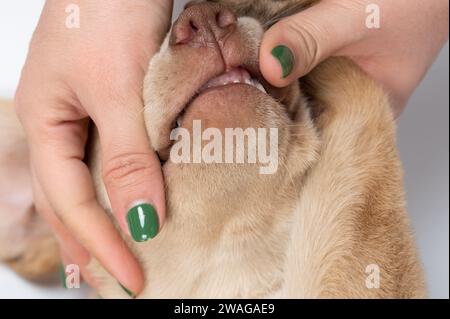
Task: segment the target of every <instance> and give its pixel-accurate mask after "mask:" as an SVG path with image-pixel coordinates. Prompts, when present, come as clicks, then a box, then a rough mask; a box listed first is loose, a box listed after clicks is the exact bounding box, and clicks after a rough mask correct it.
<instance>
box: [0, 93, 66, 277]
mask: <svg viewBox="0 0 450 319" xmlns="http://www.w3.org/2000/svg"><path fill="white" fill-rule="evenodd" d="M58 255H59V253H58V247H57V245H56V241H55V239H54V238H53V236H52V235H51V232H50V229H49V228H48V226H47V225H46V224H45V223H44V222H43V220H41V219H40V217H39V216H38V215H37V213H36V211H35V209H34V205H33V194H32V188H31V178H30V169H29V165H28V147H27V142H26V138H25V133H24V131H23V129H22V127H21V125H20V123H19V121H18V120H17V117H16V116H15V113H14V110H13V107H12V103H10V102H7V101H1V100H0V262H4V263H6V264H7V265H9V266H10V267H11V268H13V269H14V270H15V271H16V272H18V273H19V274H20V275H22V276H23V277H25V278H27V279H32V280H38V279H43V278H45V277H47V275H49V274H50V273H53V272H55V271H56V269H57V266H58V263H59V258H58Z"/></svg>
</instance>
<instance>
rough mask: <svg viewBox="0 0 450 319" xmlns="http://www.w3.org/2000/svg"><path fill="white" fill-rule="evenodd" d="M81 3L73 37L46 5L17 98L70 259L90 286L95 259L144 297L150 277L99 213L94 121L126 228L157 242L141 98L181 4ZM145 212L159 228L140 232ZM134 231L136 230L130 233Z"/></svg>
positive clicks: (53, 0)
mask: <svg viewBox="0 0 450 319" xmlns="http://www.w3.org/2000/svg"><path fill="white" fill-rule="evenodd" d="M72 3H74V4H76V5H77V6H78V7H79V9H80V11H79V12H80V28H75V29H71V28H67V27H66V25H65V21H66V17H67V13H66V11H65V10H66V5H67V3H66V2H65V1H59V0H48V1H47V2H46V4H45V7H44V10H43V12H42V16H41V19H40V22H39V24H38V26H37V28H36V31H35V33H34V36H33V39H32V42H31V44H30V50H29V54H28V58H27V61H26V64H25V66H24V69H23V71H22V77H21V81H20V84H19V87H18V90H17V93H16V111H17V113H18V116H19V118H20V120H21V122H22V124H23V126H24V127H25V131H26V133H27V136H28V140H29V144H30V163H31V169H32V174H33V190H34V195H35V203H36V207H37V209H38V211H39V212H40V213H41V214H42V215H44V217H45V218H46V220H47V221H48V222H49V223H50V225H51V226H52V228H53V230H54V232H55V234H56V237H57V238H58V240H59V242H60V245H61V250H62V254H63V256H64V258H63V259H65V261H66V262H70V263H76V264H78V265H79V266H80V268H81V271H82V274H83V276H84V277H85V279H86V280H87V281H88V282H89V283H90V284H91V285H93V286H95V285H96V284H95V279H94V278H90V277H89V274H88V273H87V271H86V268H85V267H86V265H87V264H88V263H89V260H90V256H91V255H92V256H94V257H95V258H96V259H97V260H99V261H100V262H101V263H102V265H103V266H104V267H105V269H106V270H108V271H109V272H110V273H111V274H112V275H113V276H114V277H115V278H116V279H117V280H118V282H119V283H120V284H122V285H123V286H124V287H126V288H127V289H128V290H130V291H132V292H133V294H138V293H139V292H140V291H141V290H142V288H143V285H144V277H143V272H142V270H141V268H140V266H139V264H138V262H137V261H136V259H135V258H134V256H133V255H132V253H131V252H130V251H129V249H128V248H127V246H126V245H125V244H124V242H123V241H122V239H121V237H120V235H119V234H118V232H117V231H116V229H115V228H114V226H113V223H112V221H111V220H110V219H109V218H108V216H107V214H106V212H105V211H104V210H103V209H102V207H101V206H100V205H99V204H98V203H97V201H96V196H95V192H94V188H93V185H92V177H91V175H90V173H89V170H88V168H87V166H86V165H85V164H84V162H83V159H84V157H85V146H86V141H87V137H88V123H89V119H92V121H93V122H94V123H95V125H96V126H97V128H98V130H99V135H100V144H101V155H102V167H103V179H104V182H105V185H106V189H107V192H108V195H109V198H110V201H111V205H112V210H113V212H114V215H115V217H116V218H117V220H118V223H119V225H120V226H121V228H122V229H123V230H124V231H125V232H126V233H128V234H131V235H132V237H133V239H135V240H136V241H145V240H147V239H150V238H152V237H153V236H155V235H156V232H157V231H158V229H159V227H161V226H162V224H163V223H164V216H165V198H164V187H163V177H162V172H161V166H160V162H159V160H158V157H157V156H156V154H155V153H154V152H153V150H152V149H151V148H150V143H149V141H148V137H147V134H146V129H145V125H144V120H143V116H142V111H143V102H142V92H141V91H142V83H143V78H144V75H145V72H146V70H147V67H148V62H149V59H150V58H151V56H152V55H153V54H154V53H155V52H156V51H157V50H158V49H159V45H160V43H161V41H162V39H163V37H164V35H165V33H166V31H167V29H168V27H169V24H170V17H171V12H172V1H166V0H158V1H156V0H155V1H148V0H135V1H128V0H114V1H95V0H76V1H72ZM142 203H148V204H150V205H151V206H150V205H142ZM136 204H140V206H139V213H140V214H142V212H143V213H144V214H145V217H147V218H146V220H147V221H150V222H151V224H146V225H145V226H144V227H141V226H140V225H137V224H136V223H133V221H135V220H136V218H138V216H136V215H137V213H138V207H136V206H135V207H134V209H132V210H131V208H133V206H134V205H136ZM152 207H154V209H156V212H157V214H156V213H155V210H154V209H152ZM141 208H142V209H141ZM128 211H130V213H128V214H127V212H128ZM127 221H128V222H129V223H130V224H131V225H133V224H134V228H133V226H132V227H130V231H129V230H128V225H127V224H128V223H127Z"/></svg>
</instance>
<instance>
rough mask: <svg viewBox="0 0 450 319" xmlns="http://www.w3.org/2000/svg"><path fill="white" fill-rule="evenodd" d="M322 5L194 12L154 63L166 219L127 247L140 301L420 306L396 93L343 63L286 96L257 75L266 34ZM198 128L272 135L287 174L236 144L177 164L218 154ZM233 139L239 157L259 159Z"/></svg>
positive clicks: (297, 0) (147, 88)
mask: <svg viewBox="0 0 450 319" xmlns="http://www.w3.org/2000/svg"><path fill="white" fill-rule="evenodd" d="M315 2H316V1H314V0H242V1H238V0H216V1H194V2H192V3H191V4H189V5H188V6H187V7H186V9H185V11H184V12H183V13H182V14H181V16H180V17H179V18H178V20H177V21H176V22H175V24H174V25H173V27H172V29H171V30H170V32H169V34H168V35H167V38H166V39H165V41H164V43H163V44H162V46H161V49H160V51H159V53H158V54H156V55H155V56H154V57H153V58H152V60H151V62H150V65H149V70H148V74H147V76H146V79H145V83H144V93H143V94H144V101H145V109H144V112H143V114H144V116H145V121H146V125H147V130H148V135H149V139H150V141H151V144H152V146H153V148H154V150H155V151H156V152H157V153H158V155H159V156H160V158H161V161H162V164H163V166H162V167H163V172H164V177H165V182H166V188H167V207H168V213H167V220H166V223H165V225H164V228H162V229H161V232H160V233H159V234H158V236H157V237H156V238H154V239H153V240H151V241H148V242H145V243H136V242H134V241H132V240H131V239H130V238H129V235H126V234H123V238H124V240H125V241H126V243H127V244H128V245H129V247H130V249H131V250H132V251H133V252H134V254H135V255H136V257H137V258H138V260H139V261H140V263H141V264H142V267H143V269H144V272H145V274H146V284H145V288H144V290H143V291H142V292H141V294H140V295H139V296H136V297H138V298H420V297H424V295H425V289H424V281H423V275H422V269H421V266H420V262H419V259H418V257H417V253H416V248H415V244H414V240H413V236H412V234H411V229H410V225H409V221H408V216H407V213H406V211H405V202H404V191H403V184H402V167H401V163H400V160H399V156H398V153H397V149H396V144H395V124H394V118H393V114H392V112H391V109H390V105H389V98H388V96H387V95H386V93H385V92H384V91H383V90H382V89H381V88H380V86H379V85H378V84H377V83H375V82H374V81H372V80H371V79H370V78H369V77H368V76H367V75H366V74H365V73H364V72H363V71H361V70H360V69H359V68H358V67H357V66H356V65H355V64H354V63H353V62H351V61H350V60H347V59H344V58H331V59H329V60H327V61H325V62H323V63H322V64H321V65H319V66H318V67H317V68H316V69H315V70H313V71H312V72H311V73H310V74H309V75H308V76H306V77H305V78H303V79H301V80H299V81H298V82H296V83H294V84H292V85H291V86H289V87H287V88H283V89H279V88H275V87H272V86H271V85H269V84H268V83H267V82H266V81H265V80H264V79H263V77H262V76H261V73H260V71H259V67H258V65H259V61H258V51H259V46H260V43H261V39H262V35H263V33H264V31H265V30H266V29H267V28H268V27H269V26H270V25H271V24H273V23H274V22H276V21H278V20H279V19H280V18H282V17H284V16H286V15H290V14H293V13H295V12H299V11H301V10H303V9H305V8H307V7H309V6H311V5H314V3H315ZM199 123H200V125H201V127H200V131H201V132H202V134H201V136H203V137H204V136H205V132H209V133H211V132H213V131H212V130H211V129H213V130H215V131H214V132H219V133H220V134H218V135H220V136H227V130H229V129H235V130H234V133H236V132H241V133H242V132H244V137H245V138H246V141H248V140H250V139H251V137H252V134H251V132H262V129H266V131H270V132H276V134H275V135H270V134H269V135H265V136H264V137H263V138H259V141H262V142H266V146H267V147H266V148H265V150H264V151H265V153H267V152H269V149H270V150H272V149H273V148H274V147H276V158H275V159H276V161H275V164H276V165H272V164H274V163H273V162H266V161H263V160H261V158H260V157H258V158H257V159H256V160H255V161H244V162H239V161H236V160H235V161H231V162H227V161H224V160H223V159H224V157H225V155H224V153H226V150H227V146H226V145H225V146H223V147H218V148H215V149H214V151H213V152H212V153H214V154H212V155H213V158H214V160H213V161H206V160H204V159H201V160H199V161H195V160H194V159H193V158H194V157H195V156H189V155H186V156H185V157H184V158H185V159H188V160H186V161H175V160H174V157H175V156H174V155H177V152H174V148H175V147H177V145H178V142H179V140H177V139H176V138H175V137H180V136H183V134H180V132H184V133H186V135H187V136H188V137H189V139H188V140H189V142H190V143H188V145H189V148H188V149H189V150H190V151H192V152H194V151H195V150H194V149H195V147H198V149H200V150H202V151H205V149H208V150H211V149H210V148H208V145H210V142H211V136H212V135H211V134H209V135H208V134H207V135H208V136H209V139H208V138H206V139H201V140H197V141H196V138H195V135H196V131H198V129H199V126H198V125H199ZM252 129H253V131H252ZM208 130H209V131H208ZM239 130H240V131H239ZM197 133H198V132H197ZM236 134H237V133H236ZM236 136H237V135H235V136H234V139H233V140H232V141H231V145H232V149H234V150H235V151H236V153H235V154H233V156H235V155H236V154H237V152H238V151H242V152H243V154H249V153H250V152H251V149H250V143H239V141H238V139H237V138H236ZM272 137H274V139H272ZM90 140H91V146H90V151H89V154H90V155H89V157H88V158H87V159H86V161H87V162H88V163H89V166H90V169H91V172H92V176H93V182H94V184H95V186H96V190H97V197H98V200H99V202H100V203H101V204H102V205H103V206H104V207H105V209H106V210H107V211H108V212H109V213H110V214H111V208H110V203H109V199H108V196H107V194H106V191H105V187H104V184H103V181H102V168H101V166H100V163H101V158H100V156H101V154H100V151H99V149H100V148H99V140H98V135H97V133H96V132H95V130H94V131H93V132H92V134H91V137H90ZM2 143H4V142H2ZM228 144H230V143H228ZM263 144H264V143H263ZM195 145H196V146H195ZM16 146H17V145H16ZM16 146H14V147H16ZM258 146H259V144H258ZM258 150H259V149H258ZM202 154H204V153H202ZM178 155H179V154H178ZM191 155H192V154H191ZM236 158H237V156H236V157H233V159H236ZM221 159H222V161H221ZM11 161H12V162H9V163H10V164H13V165H16V164H15V161H16V159H14V158H13V159H11ZM7 164H8V163H7ZM268 165H269V166H270V169H269V170H266V171H264V170H262V169H261V168H266V169H267V168H268ZM263 171H264V172H263ZM0 214H4V213H3V212H0ZM112 216H113V215H112V214H111V218H113V217H112ZM119 231H120V230H119ZM40 249H42V248H40ZM16 258H19V259H20V256H19V257H16ZM89 270H90V272H91V273H92V275H93V276H94V277H95V278H96V279H97V282H98V283H99V290H98V293H99V294H100V295H101V296H102V297H104V298H129V295H128V294H127V293H126V292H125V291H124V290H123V289H122V288H121V286H120V285H119V283H118V282H117V281H116V280H115V279H114V278H113V277H111V275H110V274H109V273H108V272H107V271H106V270H104V269H103V268H102V267H101V265H100V264H99V263H98V262H97V261H95V260H93V261H92V262H91V264H90V265H89Z"/></svg>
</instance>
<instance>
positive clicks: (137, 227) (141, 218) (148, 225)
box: [127, 204, 159, 243]
mask: <svg viewBox="0 0 450 319" xmlns="http://www.w3.org/2000/svg"><path fill="white" fill-rule="evenodd" d="M127 222H128V228H129V230H130V234H131V237H133V239H134V240H135V241H137V242H139V243H142V242H145V241H147V240H149V239H152V238H154V237H155V236H156V235H157V234H158V231H159V220H158V214H156V210H155V209H154V208H153V206H152V205H149V204H140V205H137V206H134V207H133V208H131V209H130V210H129V211H128V215H127Z"/></svg>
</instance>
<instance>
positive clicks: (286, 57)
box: [272, 45, 295, 79]
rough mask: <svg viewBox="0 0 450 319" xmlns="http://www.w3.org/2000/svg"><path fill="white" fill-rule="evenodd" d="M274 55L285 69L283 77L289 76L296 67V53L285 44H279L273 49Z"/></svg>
mask: <svg viewBox="0 0 450 319" xmlns="http://www.w3.org/2000/svg"><path fill="white" fill-rule="evenodd" d="M272 55H273V57H274V58H275V59H277V60H278V62H280V64H281V68H282V69H283V79H284V78H286V77H288V76H289V74H291V72H292V70H293V69H294V63H295V59H294V54H293V53H292V51H291V49H289V48H288V47H287V46H285V45H279V46H277V47H275V49H273V50H272Z"/></svg>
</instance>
